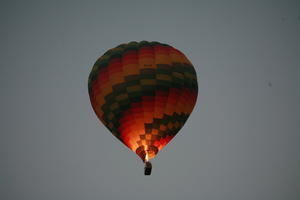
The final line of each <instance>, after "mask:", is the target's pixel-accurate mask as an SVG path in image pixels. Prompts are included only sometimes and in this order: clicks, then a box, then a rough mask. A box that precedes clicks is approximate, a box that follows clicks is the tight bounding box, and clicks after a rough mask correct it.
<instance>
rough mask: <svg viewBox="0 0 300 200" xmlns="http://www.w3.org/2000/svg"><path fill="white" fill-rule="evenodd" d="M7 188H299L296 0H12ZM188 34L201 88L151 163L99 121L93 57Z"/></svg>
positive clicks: (129, 193)
mask: <svg viewBox="0 0 300 200" xmlns="http://www.w3.org/2000/svg"><path fill="white" fill-rule="evenodd" d="M0 27H1V31H0V36H1V37H0V44H1V45H0V58H1V59H0V66H1V68H0V88H1V99H0V102H1V103H0V108H1V114H0V120H1V132H0V158H1V162H0V199H5V200H19V199H22V200H40V199H43V200H53V199H55V200H66V199H72V200H82V199H85V200H94V199H101V200H102V199H103V200H104V199H121V198H122V199H124V200H129V199H130V200H132V199H143V200H148V199H149V200H150V199H151V200H153V199H164V200H169V199H170V200H176V199H180V200H181V199H186V200H187V199H193V200H194V199H203V200H204V199H205V200H219V199H222V200H240V199H243V200H253V199H255V200H266V199H267V200H282V199H285V200H297V199H300V190H299V188H300V170H299V169H300V156H299V154H300V54H299V53H300V2H299V1H286V0H283V1H226V2H225V1H162V2H160V1H149V0H148V1H137V2H130V1H122V3H120V2H119V3H117V2H114V1H107V2H104V1H103V2H101V1H69V2H68V1H46V2H42V1H36V2H31V1H8V0H7V1H1V3H0ZM133 40H136V41H140V40H148V41H159V42H163V43H168V44H170V45H172V46H174V47H175V48H178V49H179V50H181V51H182V52H184V53H185V54H186V56H187V57H188V58H189V59H190V60H191V61H192V63H193V64H194V66H195V68H196V71H197V73H198V79H199V80H198V83H199V97H198V102H197V105H196V107H195V109H194V112H193V113H192V115H191V117H190V118H189V120H188V121H187V123H186V125H185V126H184V128H183V129H182V130H181V132H180V133H179V134H178V135H177V136H176V137H175V138H174V139H173V140H172V142H171V143H170V144H169V145H168V146H167V147H166V148H165V149H164V150H163V151H162V152H160V154H159V155H158V156H157V157H156V158H155V159H154V160H153V162H152V163H153V174H152V175H151V176H150V177H145V176H144V175H143V163H142V162H141V161H140V159H139V158H138V156H137V155H135V154H134V153H132V152H131V151H130V150H129V149H127V148H126V147H125V146H124V145H123V144H122V143H120V142H119V141H118V140H117V139H116V138H114V137H113V136H112V135H111V134H110V133H109V131H108V130H107V129H106V128H105V127H104V126H103V125H102V124H100V123H99V121H98V119H97V118H96V115H95V114H94V112H93V110H92V108H91V106H90V102H89V97H88V90H87V78H88V75H89V72H90V70H91V67H92V65H93V64H94V62H95V61H96V59H97V58H98V57H100V56H101V55H102V54H103V53H104V52H105V51H106V50H107V49H109V48H112V47H115V46H116V45H118V44H120V43H124V42H129V41H133Z"/></svg>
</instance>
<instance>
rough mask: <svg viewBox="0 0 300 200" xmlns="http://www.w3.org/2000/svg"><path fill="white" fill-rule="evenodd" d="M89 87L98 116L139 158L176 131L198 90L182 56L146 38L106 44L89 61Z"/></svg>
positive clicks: (146, 157)
mask: <svg viewBox="0 0 300 200" xmlns="http://www.w3.org/2000/svg"><path fill="white" fill-rule="evenodd" d="M88 88H89V96H90V101H91V104H92V107H93V109H94V111H95V113H96V115H97V116H98V118H99V119H100V120H101V122H102V123H103V124H104V125H105V126H106V127H107V128H108V129H109V130H110V131H111V133H112V134H113V135H114V136H116V137H117V138H118V139H119V140H120V141H121V142H123V143H124V144H125V145H126V146H127V147H128V148H130V149H131V150H132V151H133V152H135V153H136V154H137V155H138V156H139V157H140V158H141V159H142V160H143V161H147V160H150V159H152V158H154V157H155V156H156V154H157V153H158V152H159V151H160V150H161V149H162V148H163V147H164V146H165V145H166V144H168V143H169V141H170V140H171V139H172V138H173V137H174V136H175V135H176V134H177V133H178V131H179V130H180V129H181V128H182V126H183V125H184V123H185V122H186V120H187V119H188V117H189V115H190V114H191V112H192V110H193V108H194V105H195V103H196V99H197V94H198V85H197V76H196V71H195V69H194V67H193V65H192V63H191V62H190V61H189V60H188V59H187V58H186V56H185V55H184V54H183V53H181V52H180V51H179V50H177V49H175V48H173V47H172V46H170V45H167V44H162V43H159V42H146V41H142V42H139V43H138V42H130V43H128V44H121V45H119V46H117V47H115V48H113V49H110V50H108V51H107V52H106V53H105V54H104V55H102V56H101V57H100V58H99V59H98V60H97V61H96V63H95V64H94V66H93V68H92V71H91V73H90V75H89V82H88Z"/></svg>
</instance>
